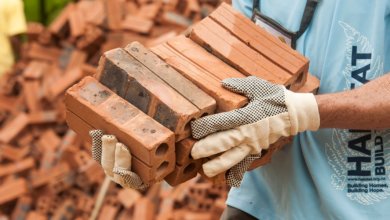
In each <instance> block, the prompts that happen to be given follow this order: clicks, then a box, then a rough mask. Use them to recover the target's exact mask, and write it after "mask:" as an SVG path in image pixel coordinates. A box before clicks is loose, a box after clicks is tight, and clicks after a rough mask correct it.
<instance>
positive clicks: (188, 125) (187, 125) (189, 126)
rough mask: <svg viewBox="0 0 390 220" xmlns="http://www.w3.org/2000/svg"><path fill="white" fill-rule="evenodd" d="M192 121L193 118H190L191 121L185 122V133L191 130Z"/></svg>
mask: <svg viewBox="0 0 390 220" xmlns="http://www.w3.org/2000/svg"><path fill="white" fill-rule="evenodd" d="M194 120H195V118H191V120H189V121H188V122H187V124H186V125H185V126H184V130H185V131H188V130H191V121H194Z"/></svg>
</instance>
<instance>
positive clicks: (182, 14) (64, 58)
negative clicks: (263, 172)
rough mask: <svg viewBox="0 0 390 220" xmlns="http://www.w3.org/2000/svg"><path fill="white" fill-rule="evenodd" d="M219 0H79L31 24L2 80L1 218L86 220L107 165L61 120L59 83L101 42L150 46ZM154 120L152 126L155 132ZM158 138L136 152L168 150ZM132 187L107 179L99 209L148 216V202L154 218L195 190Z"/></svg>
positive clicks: (83, 71)
mask: <svg viewBox="0 0 390 220" xmlns="http://www.w3.org/2000/svg"><path fill="white" fill-rule="evenodd" d="M217 4H218V1H210V0H209V1H201V0H199V1H191V0H188V1H187V0H186V1H173V0H169V1H165V0H164V1H158V2H157V1H147V0H143V1H141V0H137V1H136V0H115V1H112V0H110V1H108V0H104V1H100V0H82V1H77V3H71V4H69V5H68V6H67V7H66V8H65V9H64V10H63V12H62V13H61V14H60V15H59V17H58V18H57V19H56V20H55V21H54V22H53V23H52V24H51V25H50V26H49V27H48V28H45V27H43V26H42V25H40V24H36V23H31V24H29V25H28V32H27V35H28V39H29V40H28V42H27V43H26V44H25V45H23V51H22V54H21V59H20V60H19V61H18V62H17V63H16V64H15V66H14V67H13V68H12V70H11V71H9V73H7V74H6V75H4V76H2V79H1V81H0V83H1V85H0V218H1V219H3V218H4V219H28V220H32V219H34V220H35V219H38V220H39V219H42V220H45V219H79V220H81V219H89V217H90V215H91V211H92V209H93V208H94V205H95V200H96V198H97V194H98V191H99V188H100V185H101V183H102V182H103V178H104V173H103V171H102V169H101V167H100V166H99V165H98V164H97V163H96V162H94V161H93V160H92V158H91V152H90V144H89V143H88V142H86V141H85V140H84V138H85V137H81V136H79V135H77V134H76V133H75V132H74V131H72V130H71V129H69V128H68V126H67V124H66V122H65V115H66V108H65V105H64V93H65V90H66V89H67V88H68V87H69V86H71V85H73V84H74V83H76V82H78V81H79V80H80V79H82V78H83V77H85V76H91V75H94V74H95V72H96V67H97V64H98V61H99V58H100V56H101V55H102V52H103V51H107V50H109V49H113V48H116V47H124V46H125V45H126V44H127V43H128V42H131V41H134V40H137V41H140V42H142V43H143V44H145V45H150V46H153V45H158V44H160V43H161V42H166V41H167V40H168V39H170V38H172V37H175V36H176V35H177V34H179V33H181V32H182V31H184V30H185V29H186V28H187V25H188V24H192V23H193V22H195V21H198V20H200V19H201V18H203V17H205V16H206V15H207V14H208V13H209V12H211V11H212V10H213V9H214V7H215V6H216V5H217ZM125 15H128V16H125ZM130 15H131V16H133V17H130ZM133 21H140V22H142V25H141V27H140V26H137V24H140V23H133V24H131V22H133ZM118 24H119V25H118ZM143 24H149V26H148V29H147V30H146V29H142V28H144V27H143ZM201 104H202V103H201ZM118 105H119V104H118ZM118 107H120V106H118ZM95 126H97V125H95ZM145 126H147V124H146V125H145ZM156 126H158V125H156ZM156 126H152V128H151V129H150V130H149V132H150V133H153V132H155V131H154V129H155V127H156ZM161 127H162V126H161ZM145 128H147V127H145ZM81 129H85V130H84V131H86V130H87V129H89V127H81ZM161 129H163V130H164V131H166V132H167V133H170V132H171V131H169V129H165V128H161ZM184 130H185V129H184ZM140 132H143V131H140ZM157 139H158V138H156V140H152V141H155V143H156V148H154V149H153V150H155V151H153V152H151V151H148V152H140V154H142V156H143V155H160V154H165V153H167V154H169V153H170V154H172V153H171V152H172V148H169V147H166V146H165V145H161V146H160V145H158V144H159V143H157V142H158V140H157ZM144 140H145V141H151V140H147V139H146V138H144ZM170 145H172V143H171V142H168V143H167V146H170ZM165 151H167V152H165ZM133 161H135V160H133ZM164 161H165V159H164V157H161V160H160V161H158V162H156V163H160V164H158V165H161V167H160V166H159V167H160V170H164V169H163V168H165V167H166V165H165V164H164ZM167 161H170V160H167ZM167 166H168V165H167ZM169 166H170V167H174V166H175V164H174V163H173V164H170V165H169ZM157 168H158V167H157ZM157 168H156V170H157V172H158V171H159V169H157ZM166 169H171V168H169V167H168V168H166ZM150 175H154V173H150ZM201 181H202V180H201V179H199V178H198V179H194V181H192V182H188V183H186V184H188V185H187V187H188V188H193V187H195V188H196V186H197V185H198V184H201V183H200V182H201ZM202 184H203V183H202ZM212 188H213V187H212V185H209V189H212ZM128 191H129V190H128V189H126V190H125V189H122V188H121V187H119V186H117V185H115V184H112V185H111V187H110V188H109V191H108V194H107V197H106V199H105V200H104V202H103V206H102V210H101V211H100V212H99V213H100V214H99V215H98V218H99V219H129V218H136V217H135V216H138V217H137V218H136V219H147V218H146V216H147V215H148V214H149V212H148V211H145V208H144V207H151V208H150V209H149V208H148V209H146V210H155V211H154V213H153V212H152V217H150V218H155V217H156V216H162V215H163V214H162V211H161V210H162V207H164V209H166V210H170V213H171V214H170V216H171V217H170V219H174V217H172V216H175V215H174V213H175V212H181V211H182V210H190V209H189V208H187V207H189V203H188V201H189V200H191V197H192V195H190V193H189V192H188V190H187V188H183V187H182V188H175V189H173V188H170V187H168V186H167V185H164V184H161V185H156V186H154V187H152V188H151V189H149V190H148V191H146V192H144V193H142V194H141V193H138V192H135V191H132V193H138V194H137V195H139V197H138V198H137V199H134V201H133V203H131V201H130V202H129V201H128V200H129V199H130V200H131V199H132V197H128V196H126V194H125V192H128ZM130 191H131V190H130ZM179 194H180V197H178V196H177V195H179ZM121 195H122V197H121ZM123 195H125V196H123ZM219 195H220V196H218V197H217V198H214V197H213V199H214V200H217V199H218V200H219V201H220V200H224V199H225V198H226V189H221V192H220V193H219ZM205 196H206V197H208V194H207V193H206V194H205ZM120 198H122V199H120ZM165 198H166V199H167V200H169V201H172V203H170V202H165V200H164V199H165ZM205 199H207V198H205ZM179 203H180V206H177V204H179ZM208 203H209V202H208ZM142 204H144V205H142ZM222 207H223V204H220V203H219V206H216V205H213V206H212V207H211V209H210V210H214V211H213V213H219V214H220V210H221V208H222ZM152 208H153V209H152ZM192 212H193V211H192ZM211 215H215V214H211V213H210V214H209V216H211ZM144 216H145V217H144ZM162 219H167V218H163V217H162Z"/></svg>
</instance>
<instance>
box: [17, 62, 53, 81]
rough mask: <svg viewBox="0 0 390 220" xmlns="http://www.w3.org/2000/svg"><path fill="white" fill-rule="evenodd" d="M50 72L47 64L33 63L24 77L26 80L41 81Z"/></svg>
mask: <svg viewBox="0 0 390 220" xmlns="http://www.w3.org/2000/svg"><path fill="white" fill-rule="evenodd" d="M46 71H48V65H47V63H46V62H41V61H31V62H30V63H29V64H28V66H27V68H26V69H25V70H24V71H23V76H24V78H26V79H40V78H42V76H43V75H44V74H45V73H46Z"/></svg>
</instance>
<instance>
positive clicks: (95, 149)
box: [89, 130, 148, 190]
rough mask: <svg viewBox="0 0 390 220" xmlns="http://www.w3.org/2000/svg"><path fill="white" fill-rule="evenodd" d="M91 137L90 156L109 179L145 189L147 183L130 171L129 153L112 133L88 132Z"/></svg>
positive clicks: (128, 186)
mask: <svg viewBox="0 0 390 220" xmlns="http://www.w3.org/2000/svg"><path fill="white" fill-rule="evenodd" d="M89 135H90V136H91V137H92V158H93V159H94V160H95V161H96V162H98V163H99V164H100V165H101V166H102V167H103V170H104V173H105V174H106V175H107V176H109V177H110V179H111V180H112V181H114V182H116V183H118V184H119V185H121V186H122V187H124V188H132V189H137V190H145V189H146V188H147V187H148V185H146V184H144V183H143V182H142V180H141V178H140V177H139V176H138V175H137V174H136V173H134V172H131V170H130V169H131V154H130V151H129V150H128V149H127V147H126V146H125V145H124V144H122V143H120V142H118V140H117V139H116V137H115V136H114V135H104V134H103V132H102V131H101V130H92V131H90V132H89Z"/></svg>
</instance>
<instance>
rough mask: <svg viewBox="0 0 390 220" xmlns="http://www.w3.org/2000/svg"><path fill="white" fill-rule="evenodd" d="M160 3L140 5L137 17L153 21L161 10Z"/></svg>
mask: <svg viewBox="0 0 390 220" xmlns="http://www.w3.org/2000/svg"><path fill="white" fill-rule="evenodd" d="M161 5H162V4H161V2H155V3H151V4H144V5H142V6H141V7H140V8H139V10H138V13H137V16H138V17H142V18H146V19H150V20H154V19H155V18H156V16H157V15H158V13H159V11H160V9H161Z"/></svg>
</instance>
